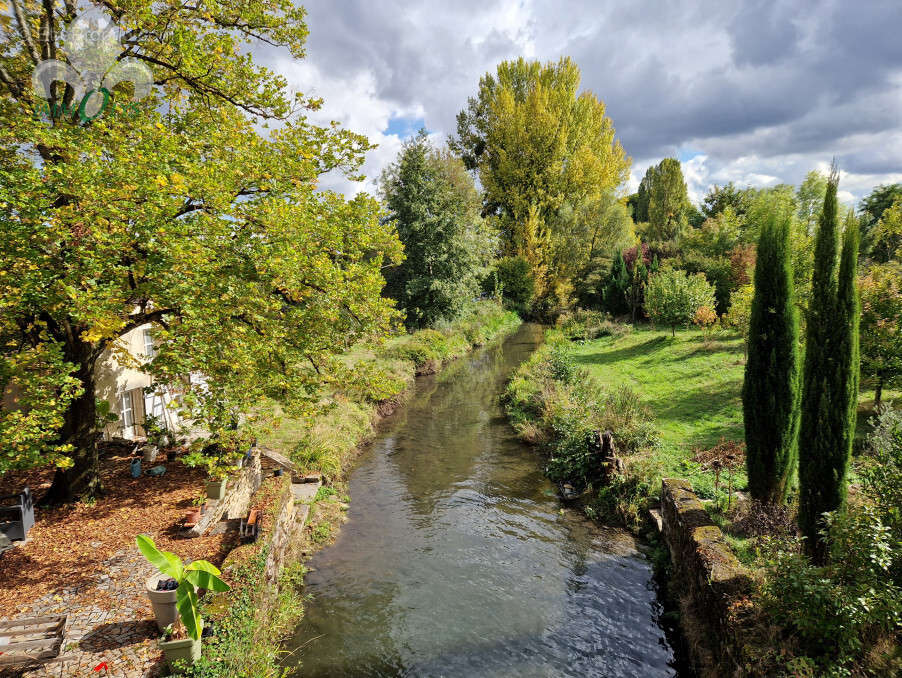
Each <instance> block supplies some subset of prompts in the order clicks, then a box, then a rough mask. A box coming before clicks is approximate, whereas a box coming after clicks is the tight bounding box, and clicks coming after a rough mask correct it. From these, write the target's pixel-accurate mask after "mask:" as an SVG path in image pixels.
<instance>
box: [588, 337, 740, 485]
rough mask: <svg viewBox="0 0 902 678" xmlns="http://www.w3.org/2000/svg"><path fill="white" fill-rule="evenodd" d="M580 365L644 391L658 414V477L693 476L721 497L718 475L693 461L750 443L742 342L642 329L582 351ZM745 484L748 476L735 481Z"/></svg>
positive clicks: (609, 384)
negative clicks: (719, 448)
mask: <svg viewBox="0 0 902 678" xmlns="http://www.w3.org/2000/svg"><path fill="white" fill-rule="evenodd" d="M574 353H575V358H576V361H577V362H578V363H579V364H581V365H582V366H584V367H586V368H588V370H589V371H590V372H591V373H592V374H593V375H594V376H595V377H597V378H598V379H599V380H600V381H601V383H602V384H603V385H604V386H605V387H606V388H615V387H617V386H621V385H624V384H625V385H627V386H630V387H631V388H632V389H633V390H634V391H636V392H637V393H638V394H639V396H640V398H641V400H642V402H643V404H645V405H646V406H647V407H648V408H649V409H650V410H651V412H652V414H653V415H654V418H655V425H656V426H657V428H658V431H659V432H660V436H661V445H660V447H659V448H658V449H656V450H655V451H654V452H653V453H652V459H651V460H650V461H651V462H652V463H653V465H654V466H655V467H657V468H656V471H657V475H660V476H662V477H666V476H671V475H673V476H681V477H689V478H690V480H692V482H693V485H694V486H695V487H696V489H697V490H698V491H700V492H701V493H702V494H703V495H708V494H711V493H713V476H711V475H710V474H708V473H705V472H703V470H702V469H701V468H700V467H699V466H698V465H697V464H695V463H694V462H693V461H692V457H693V450H695V449H706V448H708V447H711V446H713V445H716V444H717V443H718V442H720V440H721V439H726V440H737V441H741V440H742V439H743V437H744V436H743V424H742V379H743V370H744V368H745V357H744V354H743V347H742V340H741V339H740V338H739V337H738V336H735V335H731V334H723V335H719V336H713V337H712V339H711V340H710V341H707V342H706V341H705V339H704V337H703V335H702V332H701V331H700V330H695V329H691V330H689V329H687V330H680V331H678V332H677V333H676V337H671V336H670V330H666V331H665V330H652V329H650V328H648V327H641V326H640V327H637V328H636V330H635V331H633V332H632V333H630V334H627V335H625V336H622V337H619V338H615V337H602V338H600V339H596V340H594V341H589V342H585V343H583V344H581V345H575V346H574ZM735 481H736V482H737V483H738V484H739V486H740V487H741V486H743V485H744V484H745V476H744V473H741V472H740V473H739V474H738V475H737V477H736V479H735Z"/></svg>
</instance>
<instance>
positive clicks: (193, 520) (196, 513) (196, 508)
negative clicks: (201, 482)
mask: <svg viewBox="0 0 902 678" xmlns="http://www.w3.org/2000/svg"><path fill="white" fill-rule="evenodd" d="M191 506H192V508H191V510H190V511H188V513H187V514H185V522H186V523H189V524H192V525H196V524H197V522H198V521H199V520H200V517H201V516H202V515H204V513H206V512H207V495H206V494H205V493H201V494H200V495H198V496H197V497H195V498H194V499H192V500H191Z"/></svg>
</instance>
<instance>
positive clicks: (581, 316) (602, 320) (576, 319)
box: [556, 309, 633, 341]
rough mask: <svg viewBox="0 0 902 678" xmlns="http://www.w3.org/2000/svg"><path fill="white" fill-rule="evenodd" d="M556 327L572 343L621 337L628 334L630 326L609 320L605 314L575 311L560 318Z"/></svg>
mask: <svg viewBox="0 0 902 678" xmlns="http://www.w3.org/2000/svg"><path fill="white" fill-rule="evenodd" d="M556 325H557V327H558V328H559V329H560V330H561V332H562V333H563V334H564V336H566V337H567V338H568V339H570V340H572V341H591V340H592V339H598V338H599V337H608V336H610V337H622V336H624V335H626V334H628V333H630V332H631V331H632V329H633V326H632V325H627V324H625V323H618V322H614V321H613V320H611V318H610V316H609V315H608V314H607V313H601V312H600V311H585V310H582V309H577V310H575V311H572V312H570V313H565V314H564V315H562V316H560V317H559V318H558V319H557V322H556Z"/></svg>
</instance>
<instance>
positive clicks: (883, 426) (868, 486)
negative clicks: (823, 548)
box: [859, 406, 902, 587]
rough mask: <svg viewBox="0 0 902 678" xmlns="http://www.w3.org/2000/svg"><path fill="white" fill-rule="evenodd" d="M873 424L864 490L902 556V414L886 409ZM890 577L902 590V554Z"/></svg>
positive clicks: (862, 480) (862, 477)
mask: <svg viewBox="0 0 902 678" xmlns="http://www.w3.org/2000/svg"><path fill="white" fill-rule="evenodd" d="M871 424H872V426H873V427H874V430H873V431H872V432H871V434H870V435H869V436H868V440H867V446H866V451H867V453H868V454H867V457H865V458H864V459H863V460H862V463H863V466H864V467H863V468H862V469H861V470H860V471H859V476H860V477H861V484H862V489H863V490H864V492H865V494H866V495H867V496H868V498H869V499H870V500H871V501H872V502H873V503H874V508H875V510H876V511H877V514H878V515H879V516H880V519H881V521H883V524H884V525H886V526H887V527H888V528H889V529H890V531H891V533H892V541H893V543H894V544H896V548H897V549H898V550H899V551H900V552H902V412H900V411H899V410H894V409H892V408H891V407H889V406H884V407H882V408H881V409H880V412H879V413H878V415H877V416H876V417H873V418H872V419H871ZM891 574H892V578H893V581H894V583H895V585H896V586H899V587H902V553H900V554H899V557H898V558H896V559H895V561H894V566H893V569H892V572H891Z"/></svg>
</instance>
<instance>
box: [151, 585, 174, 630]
mask: <svg viewBox="0 0 902 678" xmlns="http://www.w3.org/2000/svg"><path fill="white" fill-rule="evenodd" d="M161 579H171V577H169V576H168V575H165V574H163V573H162V572H157V573H156V574H154V575H151V576H150V577H148V578H147V582H146V584H145V588H146V589H147V597H148V598H149V599H150V605H151V607H153V616H154V618H155V619H156V620H157V628H159V629H160V631H162V630H164V629H165V628H166V627H167V626H169V625H170V624H174V623H175V621H176V619H178V617H179V613H178V609H176V606H175V591H174V590H173V591H157V582H159V581H160V580H161Z"/></svg>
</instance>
